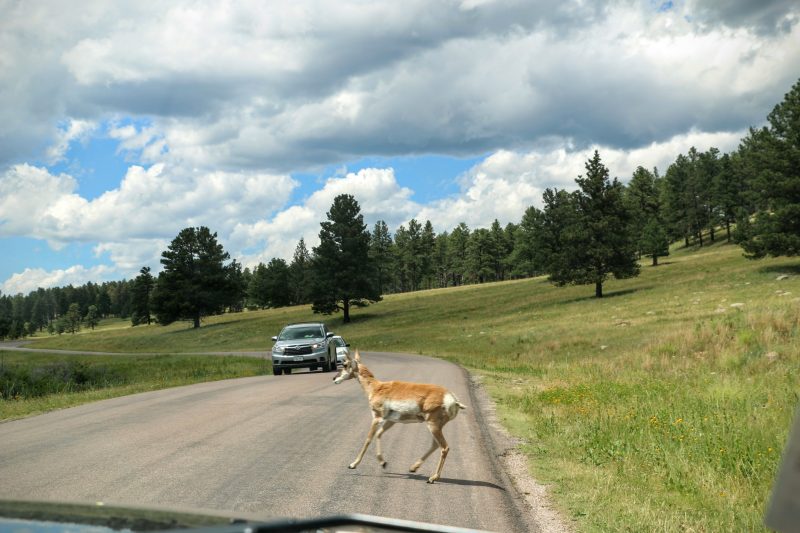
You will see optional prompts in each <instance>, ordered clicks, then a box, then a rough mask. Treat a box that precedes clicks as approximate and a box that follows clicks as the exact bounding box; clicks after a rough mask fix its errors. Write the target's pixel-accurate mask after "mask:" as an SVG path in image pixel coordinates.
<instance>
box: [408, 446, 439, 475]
mask: <svg viewBox="0 0 800 533" xmlns="http://www.w3.org/2000/svg"><path fill="white" fill-rule="evenodd" d="M438 447H439V443H438V442H436V439H434V438H432V439H431V447H430V449H429V450H428V451H427V452H425V453H424V454H423V455H422V457H420V458H419V459H418V460H417V462H416V463H414V464H413V465H411V468H409V469H408V471H409V472H416V471H417V468H419V467H420V466H422V463H424V462H425V459H427V458H428V457H430V455H431V454H432V453H433V452H435V451H436V448H438Z"/></svg>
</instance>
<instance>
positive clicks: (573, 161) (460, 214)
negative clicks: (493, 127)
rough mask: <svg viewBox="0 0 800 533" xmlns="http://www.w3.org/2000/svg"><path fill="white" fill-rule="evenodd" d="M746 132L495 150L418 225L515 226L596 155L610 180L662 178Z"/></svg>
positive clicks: (726, 147) (423, 212)
mask: <svg viewBox="0 0 800 533" xmlns="http://www.w3.org/2000/svg"><path fill="white" fill-rule="evenodd" d="M745 133H746V132H745V131H740V132H734V133H729V132H721V133H703V132H689V133H686V134H681V135H676V136H674V137H672V138H671V139H667V140H666V141H664V142H660V143H655V142H654V143H651V144H650V145H648V146H645V147H642V148H637V149H634V150H622V149H618V148H613V147H609V146H602V145H592V146H588V147H586V148H576V147H575V146H574V144H572V143H569V142H560V143H555V144H553V145H551V146H543V147H540V148H537V149H533V150H528V151H511V150H499V151H497V152H495V153H493V154H491V155H489V156H488V157H486V158H485V159H484V160H483V161H481V162H480V163H478V164H477V165H475V166H474V167H473V168H471V169H469V170H468V171H467V172H465V173H464V174H463V175H462V176H460V178H459V182H460V186H461V190H460V191H459V193H458V194H457V195H454V196H453V197H450V198H444V199H441V200H438V201H435V202H432V203H431V204H430V205H426V206H420V208H419V210H418V211H416V213H415V215H414V216H415V218H417V220H423V221H424V220H430V221H431V223H432V224H433V226H434V228H435V229H436V230H437V232H442V231H449V230H451V229H452V228H454V227H455V226H456V225H457V224H458V223H460V222H465V223H466V224H467V225H468V226H470V227H472V228H476V227H489V226H490V225H491V223H492V222H493V221H494V220H495V219H498V220H499V221H500V222H501V223H502V224H507V223H509V222H513V223H518V222H519V221H520V220H521V219H522V215H523V214H524V212H525V210H526V209H527V208H528V207H530V206H536V207H539V208H541V207H542V193H543V192H544V190H545V189H547V188H558V189H569V190H572V189H575V188H576V187H577V185H576V184H575V178H577V177H578V175H582V174H584V172H585V167H584V164H585V163H586V161H588V160H589V159H590V158H591V157H592V155H593V154H594V151H595V150H598V151H599V153H600V157H601V159H602V161H603V164H604V165H605V166H606V167H607V168H608V169H609V172H610V174H611V176H612V177H617V178H618V179H619V180H620V181H622V182H623V183H626V182H627V181H628V180H629V179H630V177H631V176H632V175H633V171H634V170H635V169H636V167H638V166H643V167H645V168H648V169H652V168H658V169H659V171H660V172H661V173H662V175H663V173H664V172H665V171H666V169H667V167H668V166H669V165H670V164H671V163H672V162H674V161H675V158H676V157H677V156H678V154H681V153H686V152H688V150H689V148H691V147H692V146H694V147H695V148H697V149H698V150H700V151H705V150H708V149H709V148H712V147H714V148H718V149H719V150H721V151H723V152H728V151H731V150H733V149H735V148H736V146H737V145H738V144H739V141H740V140H741V138H742V137H743V136H744V135H745Z"/></svg>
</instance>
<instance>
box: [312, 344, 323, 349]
mask: <svg viewBox="0 0 800 533" xmlns="http://www.w3.org/2000/svg"><path fill="white" fill-rule="evenodd" d="M320 346H322V345H321V344H320V343H316V344H312V345H311V349H312V350H316V349H317V348H319V347H320Z"/></svg>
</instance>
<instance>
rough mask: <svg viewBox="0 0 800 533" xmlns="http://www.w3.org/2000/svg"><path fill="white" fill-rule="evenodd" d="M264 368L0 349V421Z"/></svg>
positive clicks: (210, 360)
mask: <svg viewBox="0 0 800 533" xmlns="http://www.w3.org/2000/svg"><path fill="white" fill-rule="evenodd" d="M99 334H102V333H99ZM268 370H269V366H268V364H267V363H266V362H265V361H264V360H262V359H254V358H251V357H207V356H198V355H168V354H165V355H69V354H64V355H61V354H53V353H37V352H13V351H2V350H0V421H3V420H10V419H14V418H20V417H24V416H30V415H33V414H39V413H43V412H46V411H52V410H54V409H62V408H65V407H72V406H75V405H80V404H82V403H87V402H92V401H95V400H102V399H106V398H113V397H116V396H125V395H127V394H133V393H136V392H145V391H150V390H157V389H164V388H167V387H175V386H178V385H189V384H192V383H200V382H203V381H214V380H219V379H228V378H235V377H244V376H256V375H262V374H265V373H266V371H268Z"/></svg>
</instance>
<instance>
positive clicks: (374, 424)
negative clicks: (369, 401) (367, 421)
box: [348, 417, 382, 468]
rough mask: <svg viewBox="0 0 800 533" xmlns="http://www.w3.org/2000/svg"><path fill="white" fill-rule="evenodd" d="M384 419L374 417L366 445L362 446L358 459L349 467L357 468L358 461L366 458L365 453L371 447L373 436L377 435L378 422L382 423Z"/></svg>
mask: <svg viewBox="0 0 800 533" xmlns="http://www.w3.org/2000/svg"><path fill="white" fill-rule="evenodd" d="M381 420H382V419H380V418H378V417H374V418H373V419H372V425H371V426H370V427H369V433H367V440H365V441H364V446H362V447H361V451H360V452H358V456H356V460H355V461H353V462H352V463H350V465H349V466H348V468H355V467H357V466H358V463H360V462H361V459H363V458H364V453H365V452H366V451H367V448H368V447H369V443H370V442H372V437H374V436H375V430H377V429H378V424H380V422H381Z"/></svg>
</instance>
